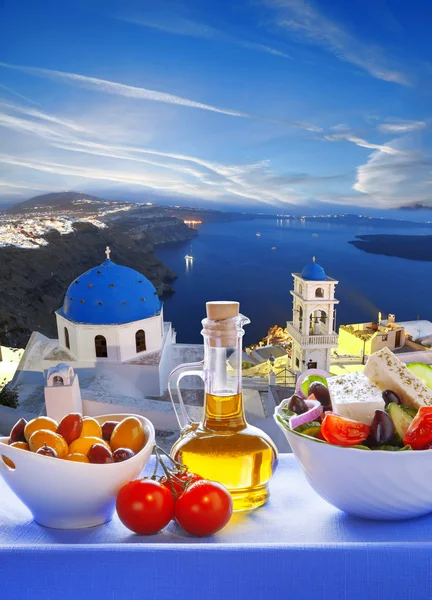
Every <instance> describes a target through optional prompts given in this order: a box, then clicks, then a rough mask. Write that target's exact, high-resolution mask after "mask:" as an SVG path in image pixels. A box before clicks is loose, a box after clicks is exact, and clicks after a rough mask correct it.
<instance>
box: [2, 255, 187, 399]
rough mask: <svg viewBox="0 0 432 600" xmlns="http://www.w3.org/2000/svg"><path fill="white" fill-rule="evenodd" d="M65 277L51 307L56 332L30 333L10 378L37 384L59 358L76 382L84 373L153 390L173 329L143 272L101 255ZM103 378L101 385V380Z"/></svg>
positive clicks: (162, 384)
mask: <svg viewBox="0 0 432 600" xmlns="http://www.w3.org/2000/svg"><path fill="white" fill-rule="evenodd" d="M109 254H110V250H109V248H107V259H106V260H105V261H104V262H103V263H102V264H101V265H99V266H97V267H94V268H93V269H90V270H89V271H87V272H86V273H83V274H82V275H80V276H79V277H77V278H76V279H74V281H72V283H71V284H70V286H69V288H68V290H67V292H66V295H65V298H64V303H63V306H62V307H61V308H60V309H59V310H57V311H56V320H57V333H58V338H57V339H49V338H47V337H46V336H44V335H42V334H40V333H33V334H32V336H31V338H30V340H29V342H28V344H27V347H26V349H25V352H24V355H23V357H22V360H21V362H20V364H19V366H18V371H17V375H16V378H15V381H14V383H15V384H17V385H18V390H22V387H23V386H24V387H25V386H26V385H27V386H29V387H31V386H33V387H34V386H35V385H39V386H41V385H42V386H43V385H44V376H43V374H44V372H45V371H47V370H48V369H50V368H51V367H55V366H56V365H57V364H58V363H59V362H65V363H67V364H68V365H70V366H71V367H72V368H73V370H74V371H75V372H76V373H77V374H79V378H80V381H81V382H85V381H86V379H88V378H92V379H93V380H95V379H97V380H98V381H99V387H100V388H103V389H104V392H105V394H106V395H107V396H109V395H110V388H112V386H110V385H109V381H110V380H111V381H113V382H114V381H115V382H116V385H115V386H114V387H113V388H112V391H113V392H117V393H118V394H120V395H121V394H122V393H123V394H124V395H126V396H136V397H140V398H143V397H145V396H156V397H157V396H160V395H161V394H163V393H164V392H165V390H166V386H167V378H168V374H169V372H170V370H171V368H172V362H173V356H172V354H173V350H172V348H173V345H174V343H175V332H174V330H173V328H172V325H171V323H164V320H163V304H162V302H161V301H160V300H159V297H158V295H157V292H156V289H155V287H154V286H153V284H152V283H151V282H150V281H149V280H148V279H147V278H146V277H144V275H142V274H141V273H139V272H138V271H135V270H134V269H130V268H129V267H124V266H121V265H117V264H116V263H114V262H113V261H112V260H111V259H110V258H109ZM102 384H103V385H102Z"/></svg>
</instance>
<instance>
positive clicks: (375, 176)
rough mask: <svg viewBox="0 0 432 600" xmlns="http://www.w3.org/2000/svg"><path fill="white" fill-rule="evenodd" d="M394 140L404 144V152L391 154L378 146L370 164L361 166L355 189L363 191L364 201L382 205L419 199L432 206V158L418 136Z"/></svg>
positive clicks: (398, 204)
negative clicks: (420, 145) (418, 142)
mask: <svg viewBox="0 0 432 600" xmlns="http://www.w3.org/2000/svg"><path fill="white" fill-rule="evenodd" d="M391 144H392V145H393V146H397V147H399V148H401V147H402V148H403V150H402V151H401V153H399V154H393V155H389V154H387V153H385V152H383V151H382V150H376V151H375V152H372V154H370V155H369V158H368V160H367V162H366V164H364V165H360V166H359V167H357V177H356V182H355V184H354V186H353V189H354V190H355V191H357V192H360V193H361V194H363V202H362V203H364V204H366V205H368V206H376V207H380V208H399V207H401V206H408V205H413V204H417V203H420V204H427V205H429V206H431V205H432V182H431V173H432V161H431V160H430V159H428V157H427V156H426V155H425V154H424V152H423V151H422V149H421V147H418V146H417V145H416V140H415V139H414V138H400V139H398V140H394V141H392V142H391ZM357 202H359V200H358V201H357Z"/></svg>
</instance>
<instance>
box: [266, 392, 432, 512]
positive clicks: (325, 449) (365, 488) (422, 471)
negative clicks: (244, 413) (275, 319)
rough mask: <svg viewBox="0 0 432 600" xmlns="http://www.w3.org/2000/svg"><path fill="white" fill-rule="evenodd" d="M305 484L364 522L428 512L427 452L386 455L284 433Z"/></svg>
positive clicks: (431, 480) (430, 454) (431, 466)
mask: <svg viewBox="0 0 432 600" xmlns="http://www.w3.org/2000/svg"><path fill="white" fill-rule="evenodd" d="M285 402H287V401H286V400H284V401H282V402H281V404H280V405H279V406H278V407H276V409H275V413H274V419H275V421H276V423H277V424H278V425H279V427H280V428H281V429H282V431H283V432H284V434H285V437H286V439H287V440H288V442H289V444H290V446H291V448H292V451H293V453H294V455H295V457H296V458H297V460H298V462H299V463H300V465H301V467H302V469H303V471H304V474H305V476H306V479H307V480H308V481H309V483H310V484H311V486H312V487H313V489H314V490H315V491H316V493H317V494H319V495H320V496H321V497H322V498H323V499H324V500H326V501H327V502H329V503H330V504H333V506H336V508H339V509H340V510H343V511H345V512H346V513H349V514H351V515H356V516H358V517H364V518H367V519H380V520H381V519H384V520H385V519H388V520H391V519H410V518H412V517H419V516H421V515H426V514H428V513H430V512H432V450H418V451H409V450H407V451H404V452H386V451H384V450H372V451H367V450H360V449H356V448H342V447H340V446H333V445H331V444H327V443H323V442H320V441H319V440H314V439H313V438H307V437H306V436H302V435H300V434H299V433H296V432H295V431H292V430H288V429H286V428H285V427H283V425H282V424H281V423H280V422H279V421H278V420H277V416H278V414H279V413H280V411H281V408H282V406H283V405H284V403H285Z"/></svg>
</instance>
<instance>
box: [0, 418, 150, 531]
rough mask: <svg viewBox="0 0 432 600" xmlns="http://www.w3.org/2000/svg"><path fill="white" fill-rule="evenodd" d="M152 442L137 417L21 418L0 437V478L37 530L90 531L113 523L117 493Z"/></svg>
mask: <svg viewBox="0 0 432 600" xmlns="http://www.w3.org/2000/svg"><path fill="white" fill-rule="evenodd" d="M154 441H155V431H154V427H153V425H152V423H151V422H150V421H149V420H148V419H146V418H145V417H143V416H140V415H129V414H112V415H103V416H98V417H82V415H80V414H79V413H72V414H70V415H66V416H65V417H64V418H63V419H62V420H61V421H60V422H59V423H57V422H56V421H55V420H54V419H51V418H49V417H44V416H40V417H36V418H35V419H33V420H31V421H29V422H26V421H25V419H20V420H19V421H18V423H16V425H15V426H14V427H13V428H12V431H11V433H10V435H9V437H0V475H2V476H3V478H4V480H5V481H6V483H7V484H8V485H9V487H10V488H11V490H12V491H13V492H14V493H15V494H16V495H17V496H18V498H19V499H20V500H21V501H22V502H23V504H25V505H26V506H27V508H28V509H29V510H30V512H31V513H32V515H33V517H34V519H35V521H36V522H37V523H39V524H40V525H44V526H46V527H53V528H57V529H80V528H84V527H93V526H95V525H101V524H102V523H106V522H107V521H109V520H110V519H111V518H112V516H113V514H114V510H115V501H116V497H117V492H118V491H119V489H120V488H121V487H122V486H123V485H124V484H125V483H127V482H128V481H131V480H132V479H135V478H136V477H138V476H139V474H140V473H141V471H142V469H143V468H144V466H145V465H146V463H147V462H148V460H149V458H150V455H151V453H152V450H153V446H154Z"/></svg>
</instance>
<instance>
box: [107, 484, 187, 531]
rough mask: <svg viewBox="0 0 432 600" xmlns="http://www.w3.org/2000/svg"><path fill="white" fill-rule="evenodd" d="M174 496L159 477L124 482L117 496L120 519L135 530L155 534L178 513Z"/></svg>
mask: <svg viewBox="0 0 432 600" xmlns="http://www.w3.org/2000/svg"><path fill="white" fill-rule="evenodd" d="M174 505H175V501H174V496H173V494H172V492H171V491H170V490H168V489H167V488H166V487H165V486H163V485H162V484H161V483H159V482H158V481H153V480H151V479H137V480H135V481H130V482H129V483H127V484H126V485H124V486H123V487H122V488H121V490H120V492H119V494H118V496H117V503H116V508H117V513H118V516H119V519H120V521H121V522H122V523H123V525H125V526H126V527H128V529H131V530H132V531H134V532H135V533H141V534H144V535H151V534H154V533H157V532H158V531H160V530H161V529H163V528H164V527H166V526H167V525H168V523H169V522H170V521H171V519H172V518H173V517H174Z"/></svg>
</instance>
